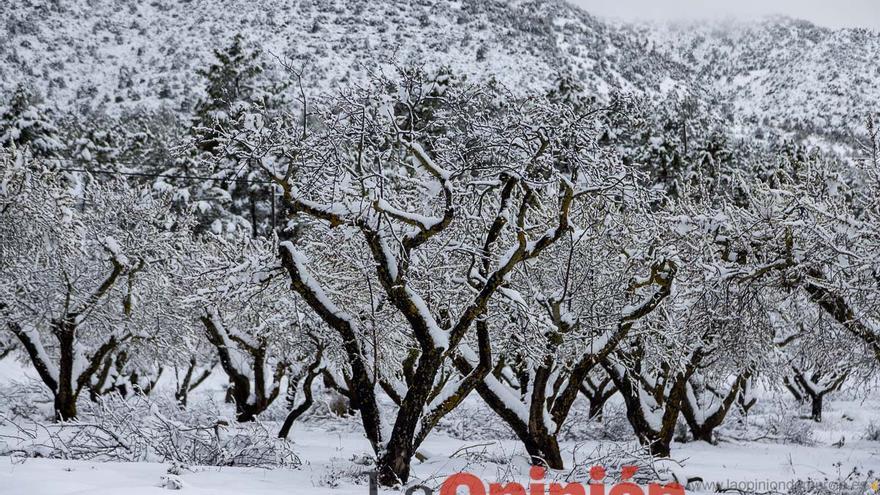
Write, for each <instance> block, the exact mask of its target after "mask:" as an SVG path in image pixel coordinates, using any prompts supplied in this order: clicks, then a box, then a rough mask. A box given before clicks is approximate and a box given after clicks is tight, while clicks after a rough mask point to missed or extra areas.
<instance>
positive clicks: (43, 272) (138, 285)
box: [0, 157, 187, 420]
mask: <svg viewBox="0 0 880 495" xmlns="http://www.w3.org/2000/svg"><path fill="white" fill-rule="evenodd" d="M4 159H5V160H9V161H8V162H7V163H8V165H10V166H8V167H4V171H3V174H4V178H3V180H4V181H5V182H7V183H8V184H10V185H12V186H13V187H9V188H3V193H2V196H0V210H2V211H3V221H2V222H0V229H2V237H3V239H4V240H7V239H8V240H10V241H12V240H14V241H13V242H5V241H4V242H3V243H2V245H0V250H2V252H0V260H2V261H0V319H2V321H3V324H4V326H5V327H6V328H7V329H8V330H9V331H10V332H11V333H12V334H13V335H14V336H15V337H17V339H18V340H19V342H20V344H21V347H22V349H23V351H24V352H25V353H26V355H27V356H28V358H29V360H30V362H31V363H32V365H33V366H34V368H35V369H36V370H37V373H38V374H39V376H40V378H41V379H42V381H43V383H44V384H45V385H46V387H47V388H49V389H50V390H51V392H52V394H53V396H54V398H55V414H56V418H57V419H59V420H66V419H72V418H74V417H76V413H77V408H76V401H77V398H78V397H79V395H80V392H81V391H83V390H89V389H90V388H91V387H92V386H93V385H94V381H95V380H96V379H98V378H99V377H100V374H101V371H102V367H103V366H104V365H105V360H106V359H107V358H108V357H109V356H110V355H111V354H112V353H114V352H115V351H116V350H117V348H118V347H119V346H120V345H122V344H123V343H125V342H127V341H129V340H131V339H133V338H137V337H138V336H139V335H140V334H141V332H142V331H143V330H144V328H145V326H146V325H147V322H150V323H152V322H153V321H155V320H156V319H159V320H161V319H164V318H166V316H167V313H166V307H167V304H165V303H164V301H163V302H162V303H160V302H159V301H158V300H157V299H154V298H152V297H143V296H144V295H145V294H157V293H161V292H162V287H163V286H164V284H165V283H166V281H165V279H164V278H163V277H162V276H161V273H160V270H159V266H160V265H162V264H163V263H165V262H167V259H168V257H169V248H170V246H172V245H173V244H174V240H175V239H176V238H179V237H180V236H182V235H183V236H185V235H186V233H187V221H186V219H185V218H178V219H177V220H178V223H176V224H175V229H169V228H167V226H169V225H171V224H172V223H173V222H174V221H175V216H174V215H173V214H172V213H171V211H170V205H169V204H168V203H167V202H164V201H162V200H160V199H156V198H154V197H151V196H149V195H147V194H144V193H143V191H138V190H134V189H129V188H128V187H127V186H125V185H123V184H118V183H111V184H107V185H101V184H97V183H89V184H88V185H86V184H85V183H84V182H81V181H82V180H83V178H81V177H76V176H70V175H67V176H65V175H62V174H59V173H55V172H50V171H45V170H41V169H40V164H39V163H33V162H31V163H26V162H25V161H24V160H23V159H21V158H19V160H18V161H17V162H15V163H12V162H11V158H8V157H6V158H4Z"/></svg>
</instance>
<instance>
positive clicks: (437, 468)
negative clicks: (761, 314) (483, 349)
mask: <svg viewBox="0 0 880 495" xmlns="http://www.w3.org/2000/svg"><path fill="white" fill-rule="evenodd" d="M854 405H858V404H857V403H856V404H854ZM875 405H876V404H875ZM874 410H875V411H876V408H875V409H874ZM875 416H876V413H875ZM294 436H295V440H294V447H295V449H296V451H297V453H298V455H300V457H301V458H302V459H303V461H304V463H303V466H302V467H301V468H300V469H298V470H285V469H275V470H269V469H256V468H239V467H199V466H190V467H189V468H188V469H184V470H183V471H182V472H181V474H179V475H176V477H177V478H178V479H179V480H180V481H181V482H182V484H183V489H182V490H181V491H180V492H181V493H182V494H193V495H242V494H248V495H251V494H253V495H282V494H283V495H289V494H290V493H305V492H307V493H310V494H314V495H365V494H367V493H368V486H367V484H366V475H363V474H361V475H358V474H357V473H358V472H359V471H363V470H365V469H366V468H365V467H363V466H358V465H355V464H353V463H352V462H351V461H350V459H352V458H353V457H354V456H360V455H363V454H365V453H366V452H368V451H369V446H368V445H367V442H366V440H365V439H364V438H363V436H362V435H361V434H360V433H359V432H357V431H346V430H342V431H339V432H336V433H334V434H329V435H328V432H326V431H324V430H322V429H320V428H316V427H310V426H305V427H300V428H299V429H297V431H296V433H295V435H294ZM850 438H853V439H854V441H853V442H851V443H848V444H846V445H844V446H843V447H842V448H835V447H831V446H827V445H818V446H812V447H809V446H797V445H779V444H767V443H755V442H724V443H723V444H721V445H718V446H714V445H709V444H706V443H703V442H696V443H688V444H684V445H676V446H675V448H674V449H673V457H674V458H675V459H679V461H678V462H670V461H661V462H659V463H658V464H657V466H656V468H657V469H658V471H669V472H670V473H671V475H672V476H675V477H679V478H682V477H693V476H700V477H701V478H703V480H704V483H703V485H702V487H698V486H695V487H693V488H695V489H694V490H689V493H712V492H714V489H713V488H714V486H715V484H718V485H721V486H727V485H729V484H733V483H746V482H752V483H755V482H765V483H767V482H777V483H790V482H792V481H794V480H798V479H801V480H803V479H806V478H808V477H811V478H812V479H814V480H821V479H823V477H828V478H830V479H831V480H834V479H835V477H836V474H835V473H838V472H840V473H848V472H849V471H850V470H851V469H853V468H854V467H858V468H860V470H861V471H862V472H863V473H864V472H866V471H867V470H868V469H872V468H876V466H877V460H878V457H880V445H878V444H877V443H876V442H874V443H871V442H866V441H860V440H855V438H857V436H856V435H853V436H852V437H850ZM482 444H486V445H485V446H484V447H480V449H486V451H487V454H488V457H489V458H493V459H510V462H509V464H506V465H503V464H497V463H496V462H486V461H483V462H480V463H473V462H470V461H467V460H466V459H464V458H460V457H455V458H450V457H449V456H450V455H451V454H453V453H454V452H456V451H458V450H459V449H461V448H462V447H467V446H474V445H482ZM598 445H599V444H598V442H596V441H587V442H583V443H580V442H578V443H575V442H563V443H562V448H563V452H564V457H565V459H566V464H567V465H568V466H572V465H573V461H572V456H573V455H574V454H573V452H575V451H577V452H581V453H583V452H590V451H592V450H593V449H595V448H596V447H597V446H598ZM420 450H423V451H424V452H429V453H430V457H429V458H428V459H427V460H426V461H424V462H419V461H415V462H414V464H413V476H414V478H415V479H416V480H426V481H428V483H426V484H428V486H436V485H438V484H439V483H440V482H441V480H442V479H443V477H444V476H446V475H449V474H452V473H455V472H458V471H460V470H466V471H469V472H474V473H475V474H477V475H479V476H481V477H482V478H483V479H485V480H487V481H496V480H500V479H502V478H501V477H502V476H503V477H504V478H503V479H504V480H516V481H520V482H526V481H527V480H528V474H527V473H528V462H527V461H526V458H525V456H524V452H523V449H522V447H521V446H519V444H518V442H516V441H515V440H495V441H480V440H476V439H475V440H470V441H468V440H459V439H455V438H452V437H449V436H446V435H440V434H434V435H432V436H431V437H429V438H428V440H427V441H426V443H425V445H424V447H423V448H422V449H420ZM581 455H582V454H581ZM578 458H579V459H582V457H578ZM838 463H839V465H838ZM583 465H584V466H590V465H592V464H591V463H589V462H586V463H585V464H583ZM168 468H169V464H160V463H149V462H141V463H101V462H90V461H72V460H57V459H21V458H10V457H0V487H2V488H0V493H9V494H28V495H115V494H118V493H125V494H127V495H151V494H155V495H160V494H164V493H168V492H167V490H166V489H165V488H162V487H161V486H160V485H161V484H162V482H163V478H165V477H169V476H170V475H169V474H168V473H167V471H168ZM348 473H355V474H353V475H349V474H348ZM499 473H508V474H507V475H506V476H505V475H501V474H499ZM566 473H567V471H562V472H553V471H551V472H550V473H549V474H548V478H549V479H557V478H559V477H564V476H565V475H566ZM334 485H335V486H334ZM380 493H388V494H391V493H400V492H399V491H397V490H380ZM435 493H436V492H435Z"/></svg>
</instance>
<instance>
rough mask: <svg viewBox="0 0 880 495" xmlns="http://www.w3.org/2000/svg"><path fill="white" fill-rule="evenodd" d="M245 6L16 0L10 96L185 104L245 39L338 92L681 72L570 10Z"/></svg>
mask: <svg viewBox="0 0 880 495" xmlns="http://www.w3.org/2000/svg"><path fill="white" fill-rule="evenodd" d="M243 5H245V4H242V3H241V2H235V1H228V0H221V1H208V0H197V1H194V2H193V1H186V0H162V1H157V2H149V3H146V2H144V3H140V2H137V3H131V2H122V1H112V0H99V1H86V0H76V1H72V2H59V3H51V4H44V3H38V2H30V1H27V0H23V1H22V0H13V1H12V3H11V4H10V5H9V8H8V12H9V13H10V16H9V18H8V19H7V21H6V22H7V24H6V25H7V33H8V35H7V36H5V37H2V38H0V72H2V73H4V74H7V77H4V78H3V79H2V84H3V86H4V88H5V89H7V90H8V89H10V88H11V87H12V86H13V85H14V84H15V83H17V82H18V81H22V80H25V81H28V82H31V83H34V84H36V85H37V86H38V87H39V88H40V89H41V90H42V91H43V92H44V96H45V98H46V99H47V100H49V101H52V102H55V103H57V104H58V105H61V106H81V105H85V106H106V107H107V108H108V109H109V110H111V111H113V110H118V109H121V108H129V107H132V106H136V105H162V104H165V105H169V106H171V107H178V106H181V105H182V106H183V107H186V105H187V104H188V103H191V101H192V99H193V91H197V88H193V85H192V81H193V79H194V73H195V70H196V69H197V68H200V67H202V66H204V65H205V63H206V61H207V60H210V57H211V54H212V50H213V49H214V48H215V47H217V46H223V45H224V44H226V43H228V42H229V40H230V39H231V38H232V37H233V36H234V35H235V34H238V33H241V34H243V35H244V36H245V37H246V39H248V40H250V41H252V42H254V43H256V44H258V45H259V46H261V47H262V48H263V49H265V50H267V51H269V52H270V53H272V54H274V55H275V56H277V57H279V58H280V59H282V60H285V61H287V62H289V63H290V64H291V65H292V66H293V67H294V68H296V69H303V70H304V71H305V74H306V76H307V77H308V79H309V84H311V85H313V86H314V87H318V88H323V89H326V88H332V87H334V86H336V85H338V84H342V83H345V82H347V81H350V80H352V79H353V78H358V77H361V76H363V74H364V73H365V72H366V71H368V70H374V69H375V68H376V66H377V64H378V66H382V65H383V64H384V65H386V66H387V65H388V64H392V63H407V62H412V63H417V64H423V65H425V66H427V67H434V68H436V67H439V66H443V65H448V66H450V67H452V68H453V70H454V71H456V72H459V73H462V74H466V75H470V76H473V77H477V78H479V79H486V78H489V77H492V78H496V79H497V80H499V81H501V82H503V83H505V84H506V85H508V86H509V87H510V88H511V89H513V90H520V91H522V90H526V89H540V88H547V87H549V85H550V84H551V83H552V82H553V77H554V75H555V74H558V73H562V72H570V73H572V74H574V75H576V76H577V77H578V78H579V79H581V80H582V81H583V83H584V84H585V86H586V87H587V88H588V90H589V91H590V92H591V93H593V92H594V93H597V94H599V95H601V94H605V93H607V92H608V91H609V90H610V89H611V88H622V89H625V90H635V91H654V92H656V91H660V90H661V89H668V88H669V87H671V86H672V85H674V82H675V81H677V80H678V81H680V80H681V79H682V78H683V77H684V76H683V75H682V74H683V71H682V70H681V68H680V67H678V66H677V65H676V64H673V63H670V62H668V61H667V60H665V59H663V58H662V57H659V56H645V55H647V54H646V53H644V52H643V50H644V41H642V40H641V39H639V38H637V37H634V36H632V35H631V34H630V33H628V32H626V31H624V30H619V29H616V28H613V27H611V26H608V25H605V24H603V23H602V22H600V21H598V20H596V19H594V18H592V17H591V16H589V15H588V14H586V13H584V12H583V11H580V10H578V9H576V8H573V7H570V6H568V5H567V4H565V3H564V2H562V1H561V0H557V1H553V2H546V3H545V2H514V3H510V2H506V1H501V0H490V1H475V0H464V1H459V2H433V1H415V0H412V1H405V2H390V1H389V2H371V1H367V0H358V1H344V0H337V1H334V0H302V1H292V0H285V1H281V2H275V1H268V0H263V1H258V2H253V3H248V4H247V8H242V6H243Z"/></svg>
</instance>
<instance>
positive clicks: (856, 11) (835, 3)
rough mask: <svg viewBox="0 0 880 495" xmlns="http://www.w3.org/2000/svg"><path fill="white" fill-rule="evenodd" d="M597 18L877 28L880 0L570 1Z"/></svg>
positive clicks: (879, 26) (879, 23) (878, 24)
mask: <svg viewBox="0 0 880 495" xmlns="http://www.w3.org/2000/svg"><path fill="white" fill-rule="evenodd" d="M569 1H570V2H572V3H573V4H575V5H577V6H579V7H581V8H583V9H585V10H586V11H587V12H589V13H591V14H594V15H596V16H600V17H616V18H620V19H625V20H645V19H650V20H675V19H706V18H713V19H717V18H722V19H723V18H731V17H734V18H755V17H761V16H765V15H772V14H783V15H787V16H789V17H796V18H800V19H807V20H809V21H812V22H814V23H815V24H819V25H822V26H828V27H868V28H873V29H877V30H880V0H569Z"/></svg>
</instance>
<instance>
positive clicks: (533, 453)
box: [520, 434, 565, 469]
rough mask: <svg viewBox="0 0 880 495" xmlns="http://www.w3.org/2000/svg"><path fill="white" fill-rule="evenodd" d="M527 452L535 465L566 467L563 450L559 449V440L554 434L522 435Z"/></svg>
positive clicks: (554, 467)
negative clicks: (524, 436) (525, 436)
mask: <svg viewBox="0 0 880 495" xmlns="http://www.w3.org/2000/svg"><path fill="white" fill-rule="evenodd" d="M520 440H521V441H522V443H523V445H525V447H526V452H528V453H529V456H530V457H531V459H532V464H533V465H535V466H547V467H548V468H550V469H564V468H565V463H564V462H563V460H562V452H561V451H560V450H559V442H558V441H557V440H556V437H555V436H553V435H538V434H532V435H529V436H528V437H527V438H523V437H520Z"/></svg>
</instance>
